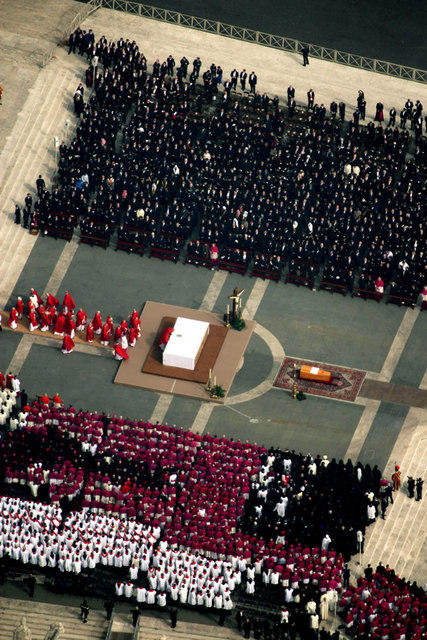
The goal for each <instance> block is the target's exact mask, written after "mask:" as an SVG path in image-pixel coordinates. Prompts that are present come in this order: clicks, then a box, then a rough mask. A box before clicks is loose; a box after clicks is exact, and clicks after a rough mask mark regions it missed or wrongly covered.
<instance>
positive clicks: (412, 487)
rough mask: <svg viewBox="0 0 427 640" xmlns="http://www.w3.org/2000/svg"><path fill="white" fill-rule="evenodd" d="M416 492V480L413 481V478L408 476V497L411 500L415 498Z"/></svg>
mask: <svg viewBox="0 0 427 640" xmlns="http://www.w3.org/2000/svg"><path fill="white" fill-rule="evenodd" d="M414 490H415V480H414V479H413V477H412V476H408V496H409V497H410V498H413V497H414Z"/></svg>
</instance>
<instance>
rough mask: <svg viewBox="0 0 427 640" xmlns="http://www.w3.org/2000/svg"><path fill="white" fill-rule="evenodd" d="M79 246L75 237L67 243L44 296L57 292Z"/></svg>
mask: <svg viewBox="0 0 427 640" xmlns="http://www.w3.org/2000/svg"><path fill="white" fill-rule="evenodd" d="M78 248H79V245H78V243H77V241H76V240H74V239H72V240H71V242H66V243H65V246H64V248H63V250H62V252H61V255H60V256H59V258H58V262H57V263H56V266H55V268H54V270H53V271H52V273H51V276H50V278H49V281H48V283H47V285H46V288H45V290H44V291H43V295H42V298H44V297H45V296H47V294H48V293H51V294H52V295H53V296H54V295H56V294H57V292H58V290H59V287H60V286H61V284H62V281H63V279H64V277H65V274H66V273H67V271H68V269H69V267H70V265H71V263H72V261H73V258H74V255H75V253H76V251H77V249H78Z"/></svg>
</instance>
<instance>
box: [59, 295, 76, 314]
mask: <svg viewBox="0 0 427 640" xmlns="http://www.w3.org/2000/svg"><path fill="white" fill-rule="evenodd" d="M62 307H63V309H62V310H63V312H64V313H68V312H69V311H73V310H74V309H75V308H76V303H75V302H74V300H73V298H72V297H71V294H70V293H68V291H66V292H65V296H64V300H63V302H62Z"/></svg>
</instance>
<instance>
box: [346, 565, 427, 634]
mask: <svg viewBox="0 0 427 640" xmlns="http://www.w3.org/2000/svg"><path fill="white" fill-rule="evenodd" d="M339 605H340V608H341V615H342V616H343V618H344V623H345V624H344V628H345V629H346V632H347V633H349V634H350V635H352V636H354V637H355V638H357V639H358V640H368V639H369V638H388V639H389V640H401V639H402V638H405V639H406V638H411V639H413V640H421V638H423V637H425V636H424V634H425V629H426V624H427V601H426V597H425V593H424V590H423V589H422V588H421V587H419V586H418V585H417V583H416V582H413V583H411V582H408V581H406V580H405V578H399V577H398V576H396V574H395V572H394V571H393V569H391V568H390V567H389V566H388V565H387V566H386V567H384V566H383V565H382V564H381V563H380V564H379V565H378V566H377V568H376V570H375V572H374V571H373V569H372V568H371V567H367V568H366V569H365V576H361V577H359V578H358V580H357V584H356V585H349V586H348V587H347V589H345V590H344V591H343V593H342V595H341V598H340V601H339Z"/></svg>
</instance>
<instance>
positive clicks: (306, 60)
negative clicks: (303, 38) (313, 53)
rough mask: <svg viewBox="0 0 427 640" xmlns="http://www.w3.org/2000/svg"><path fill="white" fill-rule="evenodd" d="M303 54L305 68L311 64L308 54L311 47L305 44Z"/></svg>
mask: <svg viewBox="0 0 427 640" xmlns="http://www.w3.org/2000/svg"><path fill="white" fill-rule="evenodd" d="M301 53H302V61H303V67H305V66H306V65H307V64H310V63H309V61H308V54H309V53H310V47H309V46H308V44H305V45H304V46H303V48H302V49H301Z"/></svg>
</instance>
